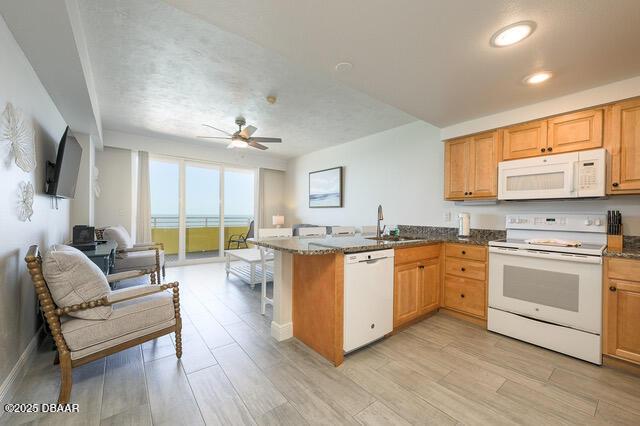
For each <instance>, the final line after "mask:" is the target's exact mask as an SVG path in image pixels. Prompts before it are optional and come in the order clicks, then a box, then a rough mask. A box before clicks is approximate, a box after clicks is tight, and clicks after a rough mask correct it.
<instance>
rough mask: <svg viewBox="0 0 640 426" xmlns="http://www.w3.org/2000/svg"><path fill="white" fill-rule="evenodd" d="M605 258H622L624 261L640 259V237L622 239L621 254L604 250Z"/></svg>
mask: <svg viewBox="0 0 640 426" xmlns="http://www.w3.org/2000/svg"><path fill="white" fill-rule="evenodd" d="M604 255H605V256H608V257H622V258H625V259H640V237H632V236H627V237H624V242H623V244H622V251H621V252H614V251H609V250H605V252H604Z"/></svg>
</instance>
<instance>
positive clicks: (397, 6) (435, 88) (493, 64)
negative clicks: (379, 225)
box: [165, 0, 640, 127]
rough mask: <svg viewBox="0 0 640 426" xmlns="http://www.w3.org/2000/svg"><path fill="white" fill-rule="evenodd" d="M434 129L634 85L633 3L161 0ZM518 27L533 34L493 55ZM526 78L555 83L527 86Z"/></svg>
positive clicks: (638, 35)
mask: <svg viewBox="0 0 640 426" xmlns="http://www.w3.org/2000/svg"><path fill="white" fill-rule="evenodd" d="M165 1H166V2H167V3H170V4H173V5H175V6H176V7H179V8H181V9H182V10H185V11H188V12H190V13H192V14H194V15H197V16H200V17H202V18H203V19H205V20H207V21H209V22H211V23H213V24H215V25H217V26H219V27H220V28H223V29H227V30H229V31H232V32H234V33H236V34H239V35H241V36H243V37H245V38H247V39H248V40H252V41H254V42H256V43H259V44H260V45H262V46H265V47H267V48H269V49H272V50H273V51H275V52H278V53H280V54H282V55H283V56H285V57H286V58H288V59H289V60H291V61H293V62H295V63H297V64H300V65H302V66H304V67H305V68H307V69H310V70H314V71H317V72H323V73H325V74H327V75H329V74H330V73H331V71H332V70H333V67H334V66H335V64H336V63H337V62H340V61H350V62H352V63H353V65H354V66H353V70H352V71H351V72H350V73H349V74H348V75H344V76H341V79H342V80H341V81H343V82H345V83H347V84H348V85H349V86H351V87H353V88H355V89H358V90H360V91H362V92H364V93H367V94H369V95H371V96H373V97H375V98H376V99H379V100H382V101H384V102H386V103H388V104H390V105H394V106H395V107H398V108H400V109H402V110H403V111H406V112H407V113H409V114H411V115H413V116H415V117H419V118H421V119H423V120H425V121H427V122H430V123H432V124H434V125H437V126H439V127H444V126H447V125H451V124H454V123H458V122H461V121H465V120H469V119H472V118H476V117H481V116H485V115H488V114H493V113H496V112H500V111H504V110H508V109H512V108H516V107H519V106H523V105H527V104H531V103H534V102H539V101H542V100H546V99H550V98H554V97H557V96H561V95H565V94H568V93H573V92H577V91H580V90H584V89H587V88H591V87H595V86H599V85H602V84H605V83H608V82H612V81H616V80H621V79H625V78H628V77H632V76H636V75H640V0H608V1H605V0H482V1H479V0H429V1H423V0H394V1H389V0H349V1H344V0H322V1H318V0H270V1H263V0H217V1H211V0H165ZM521 20H534V21H536V22H537V24H538V28H537V30H536V32H535V33H534V34H533V35H532V36H531V37H529V38H528V39H526V40H525V41H523V42H522V43H520V44H518V45H515V46H511V47H506V48H502V49H495V48H491V47H490V46H489V39H490V37H491V35H492V34H493V33H494V32H495V31H496V30H498V29H499V28H501V27H503V26H505V25H508V24H511V23H514V22H517V21H521ZM538 69H550V70H552V71H553V72H554V73H555V77H554V78H553V79H552V80H550V81H549V82H547V83H545V84H544V85H541V86H538V87H528V86H525V85H524V84H523V83H522V78H523V77H524V76H525V75H527V74H529V73H531V72H532V71H535V70H538Z"/></svg>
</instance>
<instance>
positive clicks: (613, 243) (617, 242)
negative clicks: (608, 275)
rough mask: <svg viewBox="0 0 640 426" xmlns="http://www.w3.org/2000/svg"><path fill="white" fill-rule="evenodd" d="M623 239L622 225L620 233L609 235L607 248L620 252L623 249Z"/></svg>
mask: <svg viewBox="0 0 640 426" xmlns="http://www.w3.org/2000/svg"><path fill="white" fill-rule="evenodd" d="M623 239H624V237H623V232H622V227H620V235H607V250H608V251H611V252H614V253H620V252H621V251H622V241H623Z"/></svg>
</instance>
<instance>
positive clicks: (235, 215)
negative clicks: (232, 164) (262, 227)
mask: <svg viewBox="0 0 640 426" xmlns="http://www.w3.org/2000/svg"><path fill="white" fill-rule="evenodd" d="M254 212H255V173H254V172H253V171H252V170H243V169H225V171H224V241H225V242H226V248H231V249H234V248H248V247H249V245H248V244H246V243H243V240H244V239H245V238H247V237H253V236H254V235H250V232H254V231H253V230H252V229H251V224H252V223H253V222H254V216H255V215H254ZM254 228H255V227H254ZM254 233H255V232H254Z"/></svg>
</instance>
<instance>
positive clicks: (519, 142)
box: [502, 120, 547, 160]
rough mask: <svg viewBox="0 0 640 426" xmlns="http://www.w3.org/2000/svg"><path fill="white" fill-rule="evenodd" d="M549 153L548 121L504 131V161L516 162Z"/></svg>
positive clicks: (517, 126)
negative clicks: (517, 159)
mask: <svg viewBox="0 0 640 426" xmlns="http://www.w3.org/2000/svg"><path fill="white" fill-rule="evenodd" d="M546 151H547V121H546V120H540V121H532V122H530V123H524V124H517V125H515V126H510V127H507V128H506V129H503V130H502V159H503V160H515V159H516V158H527V157H535V156H538V155H542V154H544V153H545V152H546Z"/></svg>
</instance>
